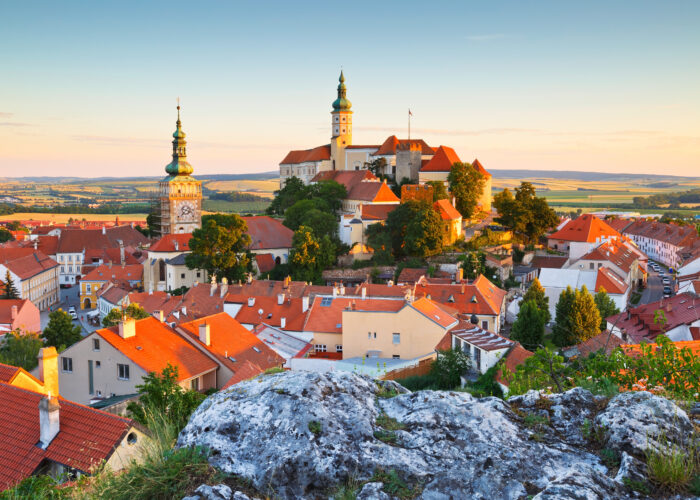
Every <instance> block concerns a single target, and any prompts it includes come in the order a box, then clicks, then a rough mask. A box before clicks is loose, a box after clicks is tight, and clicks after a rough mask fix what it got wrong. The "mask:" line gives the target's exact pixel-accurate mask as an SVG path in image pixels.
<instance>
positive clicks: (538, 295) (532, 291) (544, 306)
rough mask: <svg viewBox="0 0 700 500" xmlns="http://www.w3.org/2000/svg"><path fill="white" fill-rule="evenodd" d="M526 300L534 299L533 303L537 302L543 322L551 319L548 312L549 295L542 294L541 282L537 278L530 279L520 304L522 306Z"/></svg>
mask: <svg viewBox="0 0 700 500" xmlns="http://www.w3.org/2000/svg"><path fill="white" fill-rule="evenodd" d="M528 300H534V301H535V304H537V309H539V310H540V312H541V313H542V318H543V319H544V323H545V324H547V323H549V322H550V321H551V319H552V314H551V313H550V312H549V297H547V296H546V295H545V294H544V288H542V284H541V283H540V280H539V279H537V278H535V279H534V280H533V281H532V283H531V284H530V288H528V289H527V292H525V295H523V299H522V300H521V301H520V305H521V306H522V305H523V304H524V303H525V302H527V301H528Z"/></svg>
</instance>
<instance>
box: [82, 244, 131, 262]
mask: <svg viewBox="0 0 700 500" xmlns="http://www.w3.org/2000/svg"><path fill="white" fill-rule="evenodd" d="M136 253H137V254H138V255H139V256H143V252H141V251H140V250H137V251H136ZM143 260H144V259H143V257H141V258H139V257H137V256H136V255H134V254H133V253H132V252H131V251H129V250H128V249H127V248H126V247H125V248H124V263H125V264H140V263H141V262H142V261H143ZM99 261H102V262H103V263H105V264H107V263H109V262H112V263H113V264H121V251H120V249H119V248H90V249H87V250H85V264H92V263H96V262H99Z"/></svg>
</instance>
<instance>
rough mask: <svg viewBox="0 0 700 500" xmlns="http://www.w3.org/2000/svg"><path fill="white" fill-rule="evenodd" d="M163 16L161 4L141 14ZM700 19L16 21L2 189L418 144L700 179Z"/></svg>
mask: <svg viewBox="0 0 700 500" xmlns="http://www.w3.org/2000/svg"><path fill="white" fill-rule="evenodd" d="M142 3H145V4H146V5H141V4H142ZM698 26H700V2H692V1H687V2H640V1H625V2H622V1H617V2H609V1H606V2H578V3H574V2H561V1H555V2H520V1H518V2H483V1H481V2H464V1H454V2H439V1H438V2H432V3H426V2H408V1H402V2H376V1H374V2H327V1H326V2H289V1H286V2H271V1H266V2H175V1H172V2H130V1H122V2H110V3H107V2H88V1H85V2H70V1H68V2H32V1H24V0H23V1H21V2H10V1H5V2H3V5H2V15H1V16H0V54H2V58H1V59H0V61H1V64H2V66H1V67H2V72H1V73H0V75H1V76H0V176H3V175H56V174H60V175H75V176H97V175H108V174H114V175H160V174H161V173H163V167H164V166H165V165H166V164H167V163H168V162H169V155H170V140H171V138H170V134H171V133H172V131H173V129H174V120H175V109H174V108H175V99H176V97H177V96H180V97H181V99H182V106H183V114H182V118H183V126H184V130H185V132H186V133H187V134H188V141H189V148H188V152H189V157H190V160H191V163H192V164H193V166H194V167H195V173H244V172H254V171H268V170H275V169H277V164H278V162H279V161H280V160H281V159H282V157H283V156H284V154H285V153H286V152H287V151H288V150H289V149H304V148H308V147H313V146H317V145H320V144H324V143H327V142H328V138H329V136H330V125H329V124H330V115H329V112H330V103H331V102H332V101H333V99H334V98H335V92H336V90H335V89H336V86H337V77H338V73H339V70H340V67H341V66H342V67H343V68H344V71H345V75H346V78H347V85H348V97H349V99H350V100H351V101H352V102H353V110H354V111H355V115H354V142H355V143H356V144H367V143H369V144H373V143H381V142H382V141H383V140H384V139H385V138H386V137H387V136H388V135H391V134H394V133H395V134H396V135H398V136H400V137H405V136H406V111H407V108H409V107H410V108H411V109H412V110H413V114H414V118H413V122H412V129H413V131H412V135H413V136H414V137H418V136H420V137H422V138H424V139H426V140H427V141H428V143H429V144H431V145H435V146H437V145H439V144H446V145H450V146H452V147H454V148H455V150H456V151H457V153H458V154H459V155H460V157H461V158H462V159H463V160H466V161H471V160H472V159H473V158H474V157H478V158H479V159H480V161H481V162H482V163H483V164H484V166H485V167H486V168H487V169H494V170H495V169H499V168H539V169H551V170H600V171H608V172H616V171H617V172H648V173H669V174H678V175H700V64H698V60H699V55H698V53H699V52H700V29H698Z"/></svg>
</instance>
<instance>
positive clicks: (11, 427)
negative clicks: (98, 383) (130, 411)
mask: <svg viewBox="0 0 700 500" xmlns="http://www.w3.org/2000/svg"><path fill="white" fill-rule="evenodd" d="M42 398H43V395H42V394H39V393H36V392H31V391H27V390H24V389H20V388H17V387H13V386H10V385H7V384H4V383H0V490H1V489H5V488H8V487H11V486H13V485H14V484H16V483H18V482H19V481H21V480H22V479H24V478H26V477H28V476H30V475H32V474H33V473H34V472H35V471H36V470H37V468H38V467H39V465H40V464H41V463H42V462H43V461H44V460H50V461H53V462H58V463H61V464H64V465H67V466H68V467H73V468H75V469H78V470H80V471H83V472H90V470H91V469H92V467H94V466H98V465H99V464H100V463H101V462H103V461H106V460H109V458H110V457H111V456H112V454H113V453H114V451H115V450H116V448H117V446H118V445H119V444H120V443H121V442H122V440H123V439H124V437H125V436H126V434H127V432H128V431H129V429H131V427H132V426H133V422H132V421H131V420H129V419H126V418H122V417H118V416H116V415H112V414H110V413H106V412H102V411H99V410H94V409H92V408H88V407H86V406H82V405H79V404H77V403H73V402H71V401H67V400H65V399H59V404H60V410H59V412H60V413H59V415H60V430H59V432H58V434H57V435H56V437H55V438H54V439H53V440H52V441H51V443H50V444H49V446H48V447H47V449H46V450H42V449H41V448H40V447H39V446H37V443H38V442H39V436H40V434H39V409H38V406H39V401H40V400H41V399H42Z"/></svg>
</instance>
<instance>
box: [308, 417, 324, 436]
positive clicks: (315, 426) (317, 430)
mask: <svg viewBox="0 0 700 500" xmlns="http://www.w3.org/2000/svg"><path fill="white" fill-rule="evenodd" d="M309 430H310V431H311V432H312V433H313V434H314V435H316V436H318V435H320V434H321V431H322V430H323V428H322V426H321V422H319V421H318V420H312V421H310V422H309Z"/></svg>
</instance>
